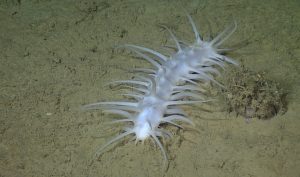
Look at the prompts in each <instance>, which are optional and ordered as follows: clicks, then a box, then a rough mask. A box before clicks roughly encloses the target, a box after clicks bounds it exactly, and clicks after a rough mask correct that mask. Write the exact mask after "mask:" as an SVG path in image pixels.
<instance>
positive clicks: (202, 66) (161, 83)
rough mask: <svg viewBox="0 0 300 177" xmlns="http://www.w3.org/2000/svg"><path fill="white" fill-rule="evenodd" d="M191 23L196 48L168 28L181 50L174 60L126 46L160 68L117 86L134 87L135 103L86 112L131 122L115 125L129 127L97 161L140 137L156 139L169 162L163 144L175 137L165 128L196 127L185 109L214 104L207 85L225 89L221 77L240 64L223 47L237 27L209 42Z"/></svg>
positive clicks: (109, 104) (138, 73) (96, 105)
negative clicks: (227, 66)
mask: <svg viewBox="0 0 300 177" xmlns="http://www.w3.org/2000/svg"><path fill="white" fill-rule="evenodd" d="M188 19H189V22H190V23H191V25H192V29H193V32H194V34H195V42H194V44H192V45H188V44H185V43H183V42H181V41H179V40H178V39H177V38H176V37H175V35H174V34H173V33H172V32H171V30H169V29H168V28H167V27H166V29H167V30H168V31H169V33H170V35H171V37H172V38H173V40H174V42H175V44H176V48H177V50H176V52H175V53H174V54H173V55H171V56H170V57H167V56H165V55H163V54H161V53H159V52H157V51H154V50H152V49H149V48H145V47H141V46H136V45H129V44H128V45H125V46H123V47H125V48H128V49H130V50H132V51H133V52H135V53H136V54H138V55H139V56H140V57H141V58H143V59H145V60H147V61H148V62H150V63H151V64H152V65H153V66H154V67H153V68H151V69H150V68H140V69H137V70H136V77H135V78H134V79H133V80H121V81H114V82H112V83H118V84H125V85H127V86H128V87H130V88H131V91H130V92H128V93H125V94H124V95H125V96H127V97H131V98H133V99H134V100H135V101H114V102H98V103H93V104H89V105H85V106H84V108H85V109H99V108H100V109H103V110H104V111H105V112H108V113H113V114H118V115H120V116H122V117H125V118H124V119H119V120H115V121H113V122H114V123H117V122H126V123H129V126H127V127H125V128H124V132H123V133H122V134H119V135H117V136H116V137H114V138H113V139H111V140H110V141H108V142H107V143H106V144H104V145H102V146H101V147H100V148H99V149H98V150H97V153H96V155H97V156H98V155H99V154H100V153H102V152H103V150H104V149H105V148H106V147H107V146H109V145H110V144H112V143H114V142H116V141H118V140H120V139H122V138H123V137H125V136H128V135H134V138H135V140H136V142H138V141H144V140H146V139H147V138H152V139H153V140H154V142H155V143H156V144H157V145H158V146H159V148H160V150H161V152H162V154H163V157H164V159H165V161H167V155H166V152H165V150H164V147H163V145H162V143H161V142H160V140H159V138H162V137H171V136H172V134H171V133H170V132H169V131H167V130H164V129H163V126H161V125H162V124H172V125H175V126H177V127H181V125H179V124H177V121H182V122H186V123H189V124H193V122H192V121H191V120H190V119H189V118H187V116H186V114H185V113H184V112H183V110H182V109H181V108H180V107H179V105H184V104H196V103H202V102H207V101H209V100H205V99H204V97H203V94H202V90H203V85H202V84H203V83H207V82H212V83H214V84H217V85H219V86H222V85H221V84H220V83H218V82H217V81H216V80H215V79H214V77H215V76H216V75H220V72H219V70H220V69H224V67H225V64H226V63H230V64H234V65H237V62H236V61H234V60H233V59H231V58H229V57H227V56H225V55H223V52H224V51H226V50H227V49H222V48H220V45H221V44H222V43H223V42H224V41H225V40H226V39H228V38H229V36H230V35H231V34H232V33H233V32H234V31H235V29H236V26H237V25H236V23H233V24H232V25H230V26H228V27H227V28H226V29H225V30H224V31H223V32H221V33H220V34H219V35H217V36H216V37H215V38H213V39H212V40H209V41H204V40H203V39H202V37H201V36H200V34H199V32H198V30H197V28H196V25H195V23H194V21H193V20H192V18H191V16H190V15H188ZM131 100H132V99H131Z"/></svg>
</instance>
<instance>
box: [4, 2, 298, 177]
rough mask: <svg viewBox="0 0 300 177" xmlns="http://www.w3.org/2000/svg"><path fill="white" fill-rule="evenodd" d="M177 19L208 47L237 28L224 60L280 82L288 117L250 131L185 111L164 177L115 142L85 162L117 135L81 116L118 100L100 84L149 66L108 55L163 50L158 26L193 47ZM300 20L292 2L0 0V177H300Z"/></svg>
mask: <svg viewBox="0 0 300 177" xmlns="http://www.w3.org/2000/svg"><path fill="white" fill-rule="evenodd" d="M185 11H187V12H189V13H190V14H191V16H192V17H193V19H194V20H195V22H196V24H197V25H198V27H199V29H201V34H204V37H208V36H207V35H205V34H208V32H209V31H212V34H214V35H216V34H217V33H218V32H220V31H222V30H223V29H224V28H225V27H226V26H227V25H228V24H230V22H232V20H235V21H236V22H237V24H238V28H237V30H236V32H235V33H234V35H233V36H232V37H231V38H230V40H228V41H226V43H225V44H224V46H226V47H236V46H238V49H237V50H235V51H234V52H232V53H230V55H229V56H230V57H232V58H235V59H236V60H237V61H239V62H240V63H242V64H243V65H245V66H246V67H247V68H249V69H251V70H253V71H255V72H265V73H266V77H267V78H268V79H270V80H274V81H276V82H278V83H279V84H280V85H281V86H282V88H283V89H284V90H285V91H287V92H288V95H287V98H286V99H287V102H288V106H287V111H286V113H285V114H283V115H277V116H276V117H274V118H272V119H269V120H259V119H255V118H253V119H251V120H250V122H249V123H246V121H245V119H244V118H243V117H241V116H238V117H236V115H235V114H228V113H227V112H226V111H224V110H222V109H220V108H219V107H218V106H214V105H203V106H202V105H199V106H193V107H187V108H185V111H186V112H188V114H189V115H190V117H191V119H192V120H193V121H194V122H195V124H196V125H195V127H194V129H193V128H187V129H186V130H184V131H182V130H180V131H178V130H176V129H174V128H171V129H172V132H173V133H174V137H173V139H171V140H169V141H168V142H166V143H165V147H166V149H167V154H168V157H169V168H168V170H167V171H166V172H162V168H161V165H162V164H163V158H162V156H161V152H160V151H159V149H158V148H156V147H155V146H154V145H153V144H152V143H151V142H145V144H144V145H141V144H138V145H137V146H135V144H134V142H127V141H126V142H120V143H118V144H117V145H115V146H111V147H110V148H108V151H106V152H105V153H104V154H102V155H101V157H100V158H99V159H98V160H96V161H92V159H93V155H94V153H95V151H96V149H97V147H99V146H100V145H101V144H103V143H105V142H106V141H107V140H109V139H110V138H111V137H113V136H115V135H116V134H118V133H119V132H120V130H121V129H122V126H121V125H120V126H119V125H118V126H110V125H107V124H105V122H107V121H109V120H111V119H112V118H113V116H111V115H106V114H103V113H102V112H101V111H88V112H83V111H82V110H81V109H80V106H81V105H83V104H87V103H93V102H96V101H99V100H101V101H104V100H116V99H117V98H119V96H117V95H116V93H118V92H116V91H114V90H111V89H109V88H108V87H105V86H104V85H105V84H106V83H107V82H109V81H112V80H118V79H121V78H122V79H126V78H130V76H131V74H130V73H128V72H126V71H127V70H128V68H133V67H137V66H148V65H147V64H146V62H144V61H141V60H138V59H136V58H134V57H133V54H131V53H130V52H128V51H124V50H116V49H114V47H115V46H116V45H118V44H125V43H133V44H140V45H142V46H147V47H150V48H154V49H160V46H163V45H166V44H171V42H172V41H171V39H170V37H169V34H168V33H167V32H166V31H165V30H163V29H162V28H160V27H159V26H158V24H164V25H166V26H168V27H170V28H171V29H172V30H174V32H175V33H176V35H177V36H178V37H179V38H180V39H184V40H187V41H192V40H193V37H194V36H193V33H192V31H191V27H190V25H189V23H188V20H187V18H186V16H185ZM299 12H300V3H299V2H298V1H297V0H294V1H292V0H289V1H284V2H283V1H280V0H277V1H275V0H272V1H259V0H256V1H246V0H243V1H217V0H213V1H196V0H195V1H179V0H178V1H158V0H157V1H122V0H116V1H100V0H99V1H98V0H81V1H80V0H78V1H72V0H65V1H60V0H52V1H51V0H32V1H18V0H15V1H14V0H13V1H1V2H0V24H1V25H0V86H1V87H0V93H1V94H0V176H1V177H17V176H26V177H27V176H28V177H34V176H36V177H41V176H45V177H50V176H72V177H74V176H78V177H79V176H80V177H82V176H89V177H96V176H97V177H98V176H101V177H105V176H107V177H133V176H151V177H157V176H165V177H171V176H172V177H175V176H176V177H183V176H189V177H196V176H197V177H216V176H217V177H223V176H224V177H240V176H243V177H262V176H263V177H296V176H300V169H299V166H300V131H299V130H300V116H299V115H300V101H299V98H300V84H299V80H300V68H299V66H300V63H299V59H300V45H299V43H300V31H299V29H300V21H299V19H300V13H299ZM210 29H211V30H210ZM161 51H162V50H161ZM207 110H209V111H207ZM169 129H170V128H169Z"/></svg>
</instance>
